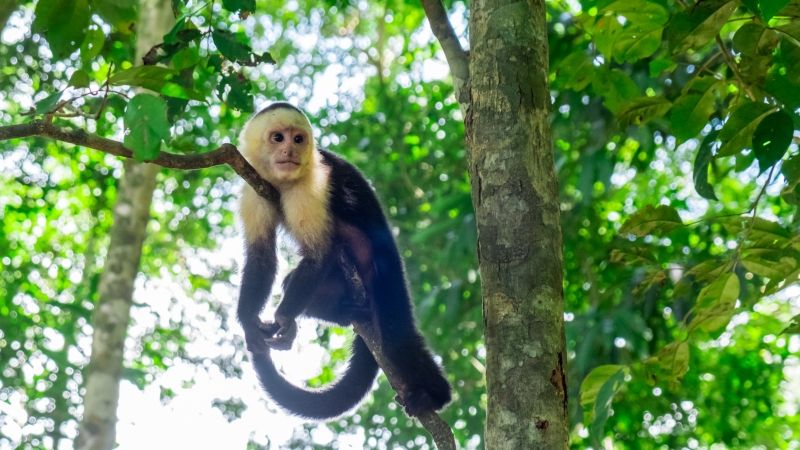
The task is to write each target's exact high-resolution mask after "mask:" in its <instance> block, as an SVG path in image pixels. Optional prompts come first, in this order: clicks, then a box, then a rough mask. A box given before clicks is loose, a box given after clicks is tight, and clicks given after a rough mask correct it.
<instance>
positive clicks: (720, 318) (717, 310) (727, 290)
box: [689, 273, 739, 334]
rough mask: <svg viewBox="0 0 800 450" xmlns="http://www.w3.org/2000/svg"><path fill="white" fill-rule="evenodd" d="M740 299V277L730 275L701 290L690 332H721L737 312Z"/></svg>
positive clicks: (694, 309) (693, 310) (693, 311)
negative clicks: (737, 303) (737, 301)
mask: <svg viewBox="0 0 800 450" xmlns="http://www.w3.org/2000/svg"><path fill="white" fill-rule="evenodd" d="M738 298H739V277H737V276H736V274H734V273H729V274H727V275H724V276H722V277H720V278H719V279H717V280H716V281H714V282H712V283H711V284H709V285H708V286H706V287H704V288H703V289H701V290H700V293H699V294H698V295H697V301H696V302H695V306H694V308H693V309H692V320H691V322H690V323H689V332H690V333H691V332H693V331H694V330H698V329H699V330H703V331H705V332H707V333H712V334H714V333H716V332H721V331H722V329H724V328H725V326H726V325H728V322H730V320H731V317H733V314H734V312H735V310H736V300H737V299H738Z"/></svg>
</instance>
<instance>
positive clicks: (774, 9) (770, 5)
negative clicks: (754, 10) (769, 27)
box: [758, 0, 789, 21]
mask: <svg viewBox="0 0 800 450" xmlns="http://www.w3.org/2000/svg"><path fill="white" fill-rule="evenodd" d="M788 4H789V0H758V6H759V9H760V10H761V17H763V18H764V20H765V21H768V20H769V19H771V18H773V17H775V15H776V14H778V11H780V10H782V9H783V8H784V7H785V6H786V5H788Z"/></svg>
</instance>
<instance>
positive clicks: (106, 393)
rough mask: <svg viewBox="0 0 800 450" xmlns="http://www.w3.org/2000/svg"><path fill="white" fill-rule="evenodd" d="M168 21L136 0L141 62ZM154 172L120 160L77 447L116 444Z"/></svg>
mask: <svg viewBox="0 0 800 450" xmlns="http://www.w3.org/2000/svg"><path fill="white" fill-rule="evenodd" d="M173 22H174V18H173V17H172V11H171V9H170V1H169V0H143V1H142V2H141V4H140V5H139V21H138V26H137V33H138V34H137V45H136V61H137V62H139V63H140V62H141V58H142V56H144V54H145V53H146V52H147V50H148V49H150V48H151V47H152V46H153V45H155V44H157V43H159V42H161V39H162V36H163V35H164V34H166V33H167V32H168V31H169V30H170V28H171V26H172V24H173ZM157 174H158V167H157V166H155V165H152V164H141V163H137V162H134V161H126V162H125V172H124V174H123V176H122V179H121V180H120V185H119V192H118V195H117V202H116V205H115V206H114V223H113V225H112V226H111V242H110V243H109V248H108V255H107V256H106V261H105V266H104V268H103V273H102V275H101V278H100V286H99V289H98V301H97V305H95V310H94V314H93V317H92V327H93V329H94V334H93V336H92V355H91V359H90V361H89V365H88V366H87V368H86V371H85V374H84V378H85V389H86V392H85V394H84V396H83V419H82V421H81V424H80V427H79V430H78V437H77V439H76V441H75V448H76V449H77V450H110V449H112V448H113V447H114V445H115V442H116V421H117V405H118V403H119V383H120V378H121V375H122V367H123V353H124V348H125V336H126V334H127V329H128V323H129V321H130V308H131V303H132V300H133V286H134V282H135V280H136V274H137V273H138V271H139V261H140V259H141V254H142V243H143V242H144V238H145V233H146V229H147V221H148V219H149V216H150V203H151V201H152V198H153V191H154V190H155V185H156V183H155V181H156V175H157Z"/></svg>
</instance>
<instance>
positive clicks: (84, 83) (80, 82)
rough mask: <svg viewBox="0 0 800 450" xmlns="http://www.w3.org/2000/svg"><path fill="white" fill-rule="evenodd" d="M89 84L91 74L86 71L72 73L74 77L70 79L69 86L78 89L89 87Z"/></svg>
mask: <svg viewBox="0 0 800 450" xmlns="http://www.w3.org/2000/svg"><path fill="white" fill-rule="evenodd" d="M89 82H90V79H89V74H88V73H86V71H85V70H80V69H79V70H76V71H75V72H72V76H70V77H69V85H70V86H73V87H76V88H85V87H89Z"/></svg>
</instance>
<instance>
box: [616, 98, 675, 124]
mask: <svg viewBox="0 0 800 450" xmlns="http://www.w3.org/2000/svg"><path fill="white" fill-rule="evenodd" d="M671 107H672V103H671V102H670V101H669V100H667V99H665V98H664V97H639V98H636V99H633V100H628V101H626V102H625V103H623V104H622V106H621V107H620V111H619V113H618V114H617V118H618V119H619V121H620V123H621V124H622V125H641V124H644V123H647V122H649V121H651V120H653V119H657V118H659V117H662V116H663V115H664V114H666V113H667V111H669V109H670V108H671Z"/></svg>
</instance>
